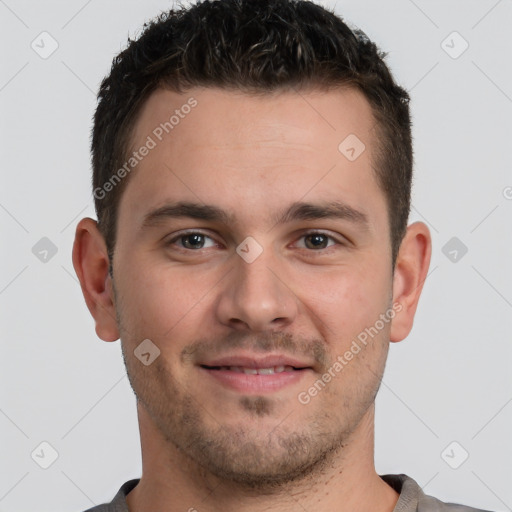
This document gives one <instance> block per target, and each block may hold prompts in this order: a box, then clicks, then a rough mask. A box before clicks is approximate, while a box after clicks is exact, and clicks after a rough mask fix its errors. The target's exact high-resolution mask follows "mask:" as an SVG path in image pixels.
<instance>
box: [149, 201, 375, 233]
mask: <svg viewBox="0 0 512 512" xmlns="http://www.w3.org/2000/svg"><path fill="white" fill-rule="evenodd" d="M182 217H188V218H191V219H198V220H205V221H210V222H218V223H222V224H226V225H227V224H233V223H234V222H235V217H234V216H233V215H232V214H230V213H228V212H227V211H225V210H223V209H222V208H219V207H218V206H214V205H209V204H199V203H193V202H187V201H180V202H177V203H169V204H166V205H164V206H161V207H159V208H156V209H154V210H152V211H150V212H149V213H147V214H146V215H145V216H144V220H143V222H142V229H145V228H150V227H154V226H157V225H159V224H161V223H163V222H165V220H167V219H172V218H182ZM317 219H341V220H347V221H349V222H352V223H354V224H357V225H359V226H360V227H362V228H365V229H367V228H368V227H369V221H368V217H367V215H366V214H365V213H363V212H361V211H359V210H356V209H355V208H353V207H352V206H349V205H348V204H345V203H343V202H340V201H331V202H327V203H307V202H295V203H292V204H291V205H290V206H289V207H288V208H287V209H286V210H285V211H284V212H280V213H279V214H278V215H274V216H272V217H271V220H272V221H273V222H274V226H275V225H278V224H286V223H288V222H292V221H297V220H317Z"/></svg>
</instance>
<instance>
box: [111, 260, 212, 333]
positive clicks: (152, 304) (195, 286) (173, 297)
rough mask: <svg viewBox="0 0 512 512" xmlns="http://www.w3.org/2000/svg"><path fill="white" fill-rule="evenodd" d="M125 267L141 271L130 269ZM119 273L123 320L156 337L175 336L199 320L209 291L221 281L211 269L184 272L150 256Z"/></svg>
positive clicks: (123, 268)
mask: <svg viewBox="0 0 512 512" xmlns="http://www.w3.org/2000/svg"><path fill="white" fill-rule="evenodd" d="M126 263H128V262H126ZM126 268H137V269H139V270H137V272H133V271H132V272H128V271H126ZM119 275H120V276H122V278H121V280H122V286H118V288H119V289H120V291H121V293H120V295H121V297H122V309H121V313H122V320H123V323H124V324H125V325H126V327H127V328H128V329H130V330H131V331H132V332H136V333H138V334H140V335H142V336H145V337H148V338H150V339H151V337H152V336H153V337H154V339H155V340H157V339H161V338H163V337H166V336H172V335H173V334H174V333H176V332H178V331H179V330H183V329H184V326H186V325H187V324H189V323H190V322H195V323H197V322H198V321H199V320H198V315H201V311H202V310H203V309H204V307H205V306H204V305H205V304H206V302H207V300H208V297H209V295H208V292H209V291H212V292H214V288H215V284H216V283H217V282H218V281H219V278H218V277H217V278H214V277H215V276H212V275H211V272H210V273H208V272H200V271H196V270H194V269H189V270H186V271H183V270H179V269H177V268H176V267H174V268H173V267H172V266H170V265H168V266H167V265H162V264H161V262H160V263H155V262H151V261H149V258H148V259H147V260H145V261H143V259H142V258H141V259H137V258H134V259H133V260H131V261H130V263H129V265H128V264H126V265H122V264H120V265H119ZM205 295H206V296H205ZM199 325H200V322H199Z"/></svg>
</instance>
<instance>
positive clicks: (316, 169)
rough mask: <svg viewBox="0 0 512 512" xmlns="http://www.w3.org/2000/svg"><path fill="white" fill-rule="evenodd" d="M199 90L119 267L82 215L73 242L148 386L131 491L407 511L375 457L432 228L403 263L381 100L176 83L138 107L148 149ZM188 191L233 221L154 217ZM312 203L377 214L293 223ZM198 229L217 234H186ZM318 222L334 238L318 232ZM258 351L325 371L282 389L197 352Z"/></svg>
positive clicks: (137, 510) (127, 234)
mask: <svg viewBox="0 0 512 512" xmlns="http://www.w3.org/2000/svg"><path fill="white" fill-rule="evenodd" d="M190 97H194V98H195V99H196V100H197V102H198V103H197V106H196V107H195V108H194V109H193V110H192V111H191V112H190V114H188V115H187V116H186V117H185V118H184V119H182V120H180V123H179V124H178V125H177V126H175V127H174V129H173V130H172V132H170V133H169V135H167V136H166V137H165V138H164V139H163V140H162V141H161V142H159V143H158V144H157V146H156V147H155V148H154V149H152V150H151V151H150V152H149V154H148V155H147V156H146V157H145V158H144V159H143V160H142V161H141V162H140V163H139V164H138V165H137V167H136V170H134V171H133V172H132V174H131V175H130V177H129V182H128V184H127V187H126V189H125V191H124V193H123V196H122V198H121V202H120V206H119V210H118V228H117V243H116V250H115V255H114V261H113V276H114V277H113V279H112V278H111V277H110V276H109V275H108V258H107V250H106V245H105V242H104V240H103V238H102V236H101V235H100V233H99V231H98V228H97V225H96V222H95V221H94V220H92V219H89V218H86V219H82V220H81V221H80V223H79V224H78V226H77V230H76V239H75V244H74V248H73V263H74V266H75V269H76V272H77V275H78V277H79V279H80V283H81V286H82V291H83V294H84V297H85V300H86V303H87V306H88V308H89V310H90V312H91V314H92V316H93V317H94V319H95V322H96V332H97V334H98V336H99V337H100V338H101V339H103V340H105V341H115V340H117V339H119V338H121V343H122V348H123V355H124V359H125V364H126V367H127V371H128V376H129V379H130V382H131V384H132V387H133V389H134V391H135V394H136V396H137V411H138V417H139V425H140V433H141V444H142V461H143V474H142V478H141V481H140V483H139V484H138V485H137V486H136V487H135V489H134V490H133V491H132V492H130V494H129V495H128V497H127V501H128V506H129V509H130V512H142V511H143V510H189V509H190V508H196V509H197V510H200V511H201V512H202V511H235V510H236V511H239V510H244V511H256V510H258V511H261V510H269V511H270V510H272V511H291V510H297V507H298V503H300V506H302V507H303V508H304V509H305V510H317V511H328V510H334V509H336V510H340V511H347V512H348V511H354V510H361V511H362V510H377V511H382V512H384V511H392V510H393V508H394V506H395V504H396V502H397V499H398V494H397V492H395V491H394V490H393V489H392V488H391V487H390V486H388V485H387V484H386V483H385V482H384V481H383V480H382V479H381V478H380V477H379V476H378V474H377V473H376V470H375V466H374V412H375V407H374V400H375V395H376V393H377V391H378V388H379V385H380V380H381V378H382V374H383V371H384V367H385V362H386V357H387V354H388V349H389V343H390V342H398V341H401V340H403V339H404V338H405V337H406V336H407V334H408V333H409V332H410V330H411V328H412V324H413V318H414V314H415V311H416V307H417V304H418V300H419V297H420V293H421V290H422V286H423V282H424V280H425V278H426V274H427V270H428V266H429V262H430V254H431V239H430V235H429V231H428V228H427V227H426V226H425V224H423V223H414V224H411V225H410V226H409V227H408V229H407V234H406V236H405V238H404V240H403V242H402V245H401V248H400V251H399V255H398V259H397V262H396V267H395V270H394V272H393V269H392V261H391V246H390V233H389V219H388V215H387V207H386V198H385V196H384V194H383V192H382V191H381V189H380V188H379V186H378V183H377V181H376V178H375V175H374V171H373V170H372V160H371V155H372V148H373V147H375V133H374V119H373V116H372V113H371V110H370V106H369V104H368V102H367V101H366V99H365V98H364V97H363V96H362V95H361V94H360V93H359V92H357V91H355V90H350V89H343V90H332V91H330V92H320V91H314V90H308V91H301V93H300V94H298V93H297V92H294V91H287V92H281V93H279V94H273V95H266V96H263V97H254V96H250V95H247V94H243V93H235V92H233V91H230V92H228V91H223V90H219V89H212V88H210V89H203V88H195V89H192V90H190V91H188V92H187V93H184V94H181V95H180V94H177V93H175V92H171V91H165V90H158V91H156V92H155V93H153V94H152V96H151V97H150V98H149V99H148V101H147V103H146V104H145V105H144V107H143V109H142V111H141V114H140V116H139V118H138V120H137V123H136V126H135V131H134V134H133V140H132V142H133V147H134V148H139V147H140V146H141V145H143V144H144V142H145V141H146V139H147V136H148V135H150V134H151V133H152V132H153V130H154V129H155V127H156V126H158V125H159V123H160V122H163V121H165V120H166V119H168V118H169V115H170V114H169V113H171V114H172V112H174V110H175V109H176V108H179V107H180V106H181V105H183V104H184V103H186V101H187V100H188V99H189V98H190ZM349 134H357V137H358V138H359V139H360V140H361V141H363V142H364V144H365V146H366V150H365V151H364V152H363V153H362V154H361V155H360V156H359V157H358V158H357V159H356V160H355V161H352V162H351V161H349V160H348V159H347V158H346V157H345V156H344V155H342V154H341V153H340V152H339V151H338V145H339V144H340V142H341V141H342V140H343V139H345V137H347V135H349ZM176 201H190V202H197V203H200V204H209V205H215V206H217V207H219V208H222V209H224V210H226V211H227V212H228V213H230V214H231V215H232V216H233V219H232V221H231V222H229V223H224V222H220V221H210V220H202V219H193V218H188V217H181V218H166V219H162V220H161V221H160V222H158V223H156V224H155V225H153V226H152V227H149V228H143V220H144V216H145V215H146V214H147V213H148V212H150V211H151V210H153V209H155V208H158V207H160V206H162V205H164V204H166V203H167V202H176ZM295 201H307V202H310V203H321V202H326V201H342V202H343V203H345V204H347V205H349V206H350V207H352V208H354V209H356V210H358V211H359V212H362V213H363V214H364V215H365V216H366V218H367V224H366V225H364V226H363V225H362V224H361V223H358V222H354V221H351V220H350V219H346V218H343V219H338V218H325V219H313V220H292V221H291V222H286V223H283V224H278V223H276V219H275V217H276V216H277V215H278V214H279V213H280V212H281V211H282V210H283V209H286V208H287V207H288V206H289V205H290V204H291V203H293V202H295ZM190 229H191V230H198V231H199V232H200V233H202V234H204V235H206V238H202V237H199V238H197V235H196V237H195V238H194V237H193V236H192V238H190V237H188V238H185V239H183V238H180V236H178V235H181V236H183V231H184V230H190ZM312 229H315V230H321V231H322V232H324V234H325V235H326V237H327V238H326V237H320V238H319V239H318V238H317V239H315V237H314V236H313V237H311V236H307V234H308V233H309V232H310V231H311V230H312ZM248 236H251V237H253V239H254V240H256V241H257V243H258V244H259V246H260V247H261V248H262V252H261V254H260V255H259V256H258V257H257V258H256V259H255V260H254V261H253V262H251V263H248V262H246V261H245V260H244V259H243V258H242V257H240V256H239V254H238V253H237V252H236V248H237V246H239V244H241V242H242V241H244V240H245V239H246V237H248ZM328 237H332V238H328ZM171 241H172V242H171ZM312 241H316V242H320V244H318V243H317V244H316V245H314V244H312ZM203 243H204V245H202V244H203ZM184 244H185V245H184ZM322 244H323V245H322ZM318 245H320V247H318ZM393 304H395V305H398V306H399V309H400V311H399V312H398V313H396V315H394V318H393V320H392V321H390V322H387V323H384V326H383V328H381V329H380V330H379V332H378V334H377V335H376V336H374V337H373V338H372V339H371V340H370V341H369V343H368V344H367V345H366V346H364V347H362V350H361V351H360V352H359V353H357V354H356V355H354V357H353V359H351V360H350V361H349V362H348V363H347V364H346V365H345V366H344V367H343V370H342V371H339V372H337V373H335V375H336V376H335V377H333V378H332V379H331V380H330V382H329V383H328V384H327V385H326V386H325V387H324V388H323V389H321V391H319V392H318V393H317V394H316V395H315V396H314V397H312V398H311V401H310V402H309V403H308V404H303V403H301V402H300V401H299V400H298V398H297V397H298V394H299V393H300V392H304V391H307V390H308V389H309V388H311V386H313V384H314V383H315V381H317V380H318V379H319V378H320V377H321V376H322V375H323V374H324V373H325V372H326V371H328V370H329V368H331V373H332V367H333V363H334V362H335V361H336V358H337V357H338V356H340V355H341V356H342V355H343V354H344V353H345V352H346V351H347V350H349V349H350V346H351V344H352V342H353V340H354V339H356V338H357V335H358V334H359V333H361V332H363V331H364V330H365V328H369V327H370V326H374V325H375V323H376V320H378V319H379V315H381V314H383V313H385V312H386V311H389V310H390V308H392V305H393ZM144 339H150V340H151V341H152V343H154V344H155V345H156V346H157V347H158V349H159V350H160V355H159V356H158V357H157V358H156V359H155V360H154V361H153V362H152V363H151V364H149V365H147V366H146V365H144V364H142V363H141V361H139V359H137V358H136V357H135V355H134V350H135V349H136V348H137V346H138V345H139V344H140V343H141V341H142V340H144ZM241 352H243V353H244V354H248V355H249V356H251V357H252V356H254V357H256V356H257V357H261V356H262V355H265V354H267V353H272V354H277V353H279V354H285V355H290V356H294V357H296V358H299V359H300V360H301V361H306V362H308V364H309V365H310V369H309V370H305V371H302V372H301V374H300V377H299V378H298V380H296V381H294V382H293V383H292V384H289V385H287V386H285V387H283V388H281V389H278V390H276V391H267V392H262V391H258V392H250V391H247V392H240V391H236V390H233V389H231V388H227V387H225V386H223V385H221V384H220V383H219V382H218V381H217V379H215V378H214V377H212V375H211V372H206V371H205V370H203V369H202V368H201V367H200V366H199V364H200V363H202V362H204V361H208V360H212V358H214V357H218V356H227V355H230V354H233V353H237V354H238V353H241Z"/></svg>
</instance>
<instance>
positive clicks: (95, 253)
mask: <svg viewBox="0 0 512 512" xmlns="http://www.w3.org/2000/svg"><path fill="white" fill-rule="evenodd" d="M73 266H74V268H75V272H76V274H77V276H78V279H79V281H80V286H81V288H82V293H83V295H84V298H85V302H86V304H87V307H88V308H89V311H90V312H91V315H92V316H93V318H94V320H95V322H96V334H97V335H98V336H99V337H100V338H101V339H102V340H104V341H116V340H117V339H119V330H118V327H117V320H116V311H115V306H114V301H113V290H112V280H111V277H110V276H109V273H108V268H109V260H108V254H107V248H106V244H105V240H104V239H103V236H102V234H101V233H100V231H99V229H98V226H97V222H96V221H95V220H93V219H90V218H85V219H82V220H81V221H80V222H79V223H78V225H77V227H76V232H75V241H74V244H73Z"/></svg>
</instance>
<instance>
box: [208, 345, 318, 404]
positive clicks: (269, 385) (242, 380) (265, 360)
mask: <svg viewBox="0 0 512 512" xmlns="http://www.w3.org/2000/svg"><path fill="white" fill-rule="evenodd" d="M226 366H235V367H244V368H251V369H261V368H272V367H276V366H285V367H290V366H291V367H293V368H294V369H293V371H283V372H281V373H273V374H265V375H261V374H254V375H248V374H245V373H241V372H237V371H234V370H229V369H226V368H225V367H226ZM222 367H224V368H222ZM199 370H200V371H201V372H202V373H203V374H204V375H205V376H206V377H209V378H210V379H211V380H213V381H214V382H216V383H218V384H220V385H221V386H222V387H224V388H226V389H229V390H231V391H236V392H239V393H244V394H249V395H251V394H262V393H273V392H276V391H279V390H281V389H283V388H285V387H287V386H292V385H294V384H297V383H298V382H299V381H301V380H302V379H303V378H304V377H306V376H307V375H308V374H311V372H313V367H312V366H311V365H310V364H309V363H306V362H304V361H299V360H298V359H295V358H293V357H290V356H285V355H279V354H275V355H267V356H264V357H257V356H248V355H238V356H226V357H221V358H218V359H214V360H210V361H207V362H204V363H200V364H199Z"/></svg>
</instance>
